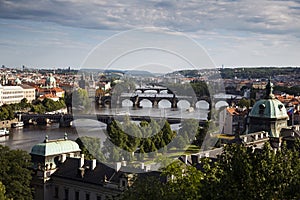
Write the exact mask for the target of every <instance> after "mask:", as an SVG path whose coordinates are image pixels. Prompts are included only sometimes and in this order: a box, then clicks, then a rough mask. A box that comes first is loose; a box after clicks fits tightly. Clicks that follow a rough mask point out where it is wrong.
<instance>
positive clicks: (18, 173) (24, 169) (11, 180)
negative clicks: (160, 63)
mask: <svg viewBox="0 0 300 200" xmlns="http://www.w3.org/2000/svg"><path fill="white" fill-rule="evenodd" d="M0 155H1V157H0V163H1V165H0V182H2V183H3V185H5V188H6V197H7V198H11V199H20V200H23V199H24V200H25V199H28V200H30V199H32V189H31V187H30V181H31V171H30V170H29V167H30V166H31V161H30V155H29V154H28V153H27V152H25V151H22V150H10V149H9V148H8V147H6V146H0Z"/></svg>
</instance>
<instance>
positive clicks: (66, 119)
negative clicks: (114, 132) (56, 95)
mask: <svg viewBox="0 0 300 200" xmlns="http://www.w3.org/2000/svg"><path fill="white" fill-rule="evenodd" d="M125 116H127V115H126V114H124V115H120V114H117V115H112V114H94V115H93V114H80V115H75V117H74V116H73V115H71V114H22V115H21V120H22V121H23V122H24V124H30V123H32V122H36V123H38V124H46V123H47V121H49V120H50V121H51V122H54V123H59V124H60V126H70V124H71V122H72V121H73V120H74V119H92V120H98V121H100V122H103V123H105V124H110V123H111V122H112V121H113V120H114V119H116V120H118V119H120V118H124V117H125ZM128 116H129V117H130V119H131V120H133V121H148V122H150V121H151V120H156V121H159V120H162V119H163V120H166V121H168V122H169V123H170V124H177V123H180V122H181V121H184V120H185V119H182V118H180V117H150V116H138V115H128ZM205 123H206V120H199V125H200V126H201V125H205Z"/></svg>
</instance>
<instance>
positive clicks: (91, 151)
mask: <svg viewBox="0 0 300 200" xmlns="http://www.w3.org/2000/svg"><path fill="white" fill-rule="evenodd" d="M75 142H76V143H77V144H78V145H79V148H80V149H81V152H82V153H83V154H84V155H85V158H86V159H88V160H92V159H97V160H98V161H104V160H105V158H104V155H103V153H102V151H101V141H100V138H94V137H88V136H83V137H80V138H77V139H76V141H75Z"/></svg>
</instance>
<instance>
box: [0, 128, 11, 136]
mask: <svg viewBox="0 0 300 200" xmlns="http://www.w3.org/2000/svg"><path fill="white" fill-rule="evenodd" d="M5 135H9V130H7V129H6V128H2V129H0V136H5Z"/></svg>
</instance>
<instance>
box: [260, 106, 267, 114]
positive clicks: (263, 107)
mask: <svg viewBox="0 0 300 200" xmlns="http://www.w3.org/2000/svg"><path fill="white" fill-rule="evenodd" d="M265 108H266V105H265V104H260V105H259V114H260V115H263V114H264V112H265Z"/></svg>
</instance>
